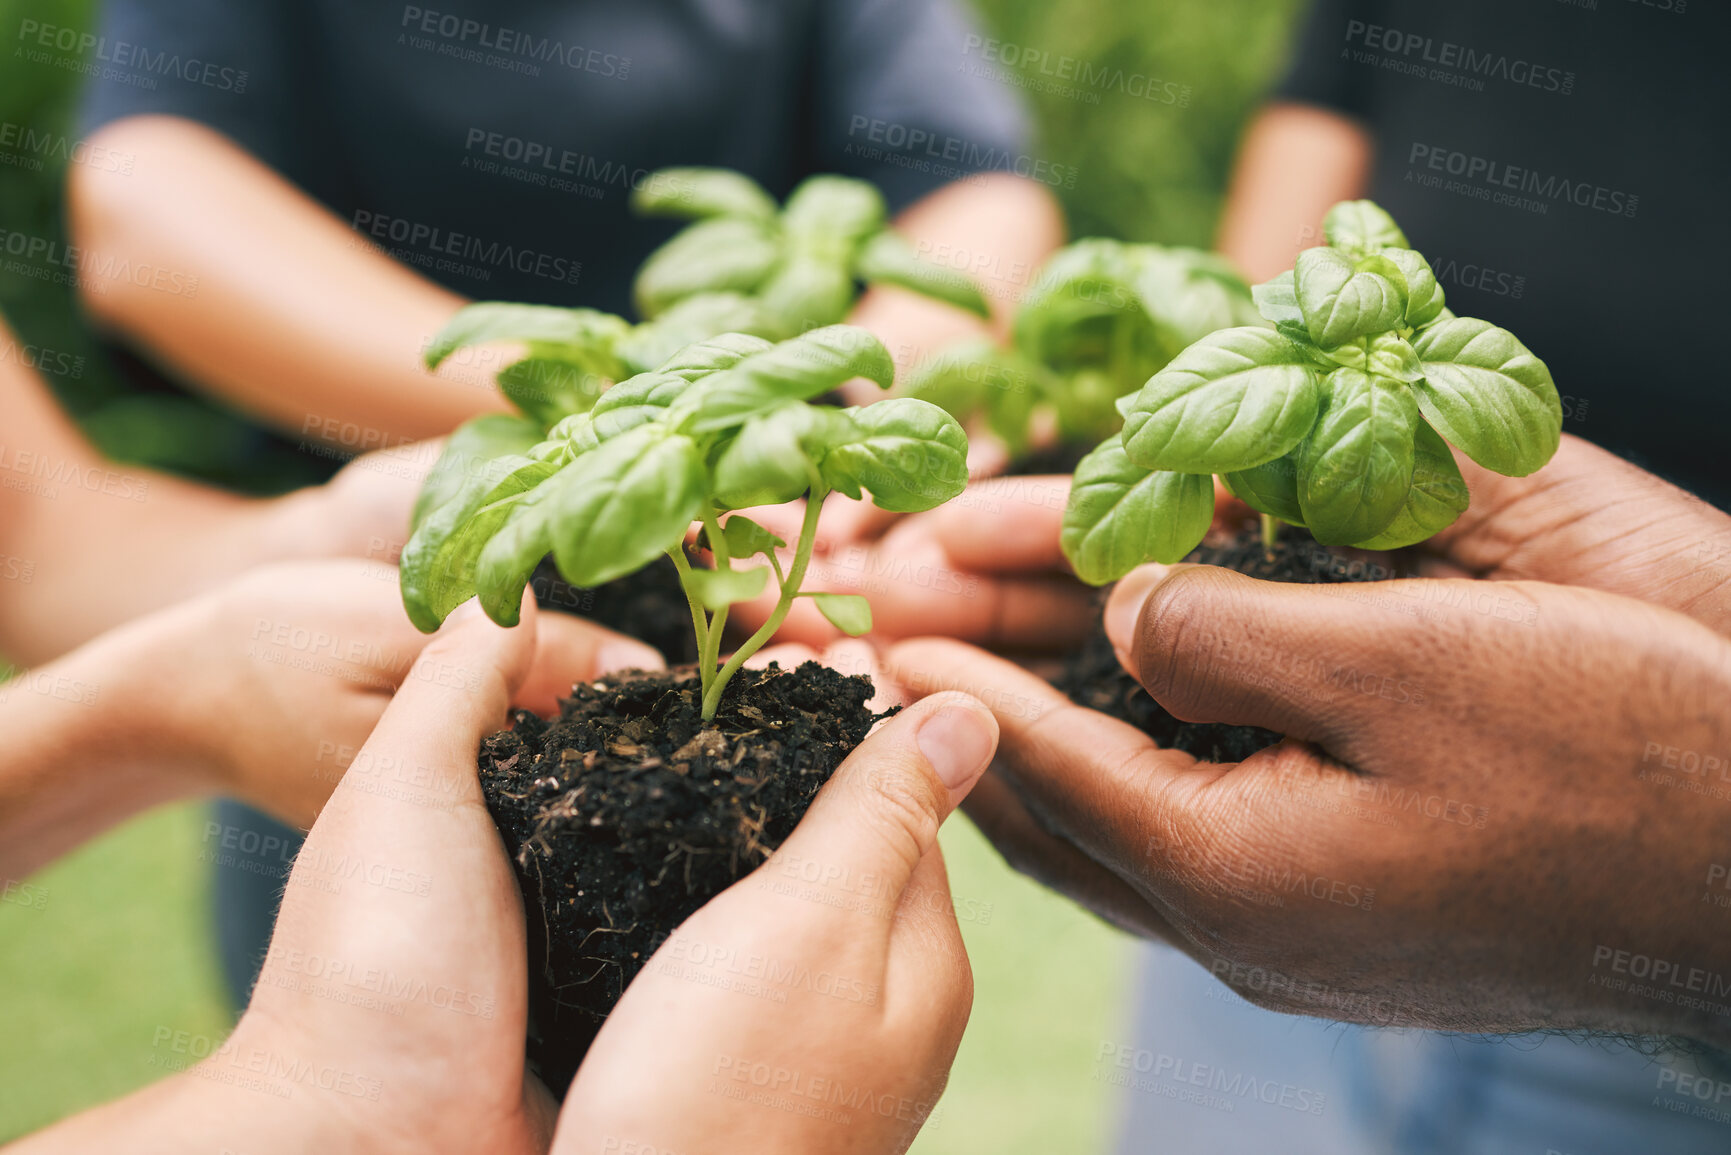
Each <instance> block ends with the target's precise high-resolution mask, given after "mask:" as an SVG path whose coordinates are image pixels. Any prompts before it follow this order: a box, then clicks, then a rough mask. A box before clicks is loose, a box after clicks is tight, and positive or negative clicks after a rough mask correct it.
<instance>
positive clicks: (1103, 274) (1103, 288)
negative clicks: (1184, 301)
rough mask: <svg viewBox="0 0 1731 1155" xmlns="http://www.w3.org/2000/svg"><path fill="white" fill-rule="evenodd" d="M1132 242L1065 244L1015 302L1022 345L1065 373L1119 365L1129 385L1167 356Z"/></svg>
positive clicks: (1017, 343) (1017, 341) (1018, 340)
mask: <svg viewBox="0 0 1731 1155" xmlns="http://www.w3.org/2000/svg"><path fill="white" fill-rule="evenodd" d="M1137 272H1138V269H1137V264H1136V261H1135V259H1134V258H1133V256H1132V255H1131V253H1130V252H1129V246H1126V245H1123V244H1121V243H1119V242H1117V241H1111V240H1105V239H1101V238H1097V237H1095V238H1088V239H1085V240H1080V241H1076V242H1074V243H1073V244H1069V245H1066V246H1064V247H1063V248H1061V249H1059V250H1058V251H1057V252H1056V253H1054V254H1053V255H1052V259H1051V260H1049V261H1047V262H1046V264H1045V267H1044V268H1042V269H1041V270H1040V274H1039V276H1038V277H1036V278H1035V280H1034V284H1033V286H1032V287H1031V288H1030V289H1029V290H1028V293H1027V294H1026V295H1025V296H1024V297H1023V298H1022V303H1021V306H1020V307H1019V308H1018V309H1017V310H1016V323H1015V347H1016V348H1017V349H1019V350H1021V351H1022V352H1023V353H1025V354H1026V355H1027V356H1028V357H1030V358H1032V359H1033V360H1035V361H1037V362H1039V363H1040V364H1042V365H1045V366H1046V367H1047V368H1050V369H1053V370H1056V371H1057V372H1059V373H1070V372H1072V371H1074V370H1076V369H1083V368H1088V369H1106V368H1110V369H1112V370H1113V373H1114V376H1116V377H1118V378H1120V379H1122V380H1124V381H1125V390H1124V391H1126V392H1127V391H1128V390H1129V389H1131V388H1134V387H1135V386H1136V385H1137V384H1139V383H1140V382H1143V381H1146V380H1147V379H1148V376H1149V374H1151V373H1153V372H1154V370H1155V369H1156V368H1158V367H1159V365H1160V364H1161V363H1162V362H1163V361H1164V360H1165V351H1164V350H1163V348H1162V343H1161V340H1160V334H1159V331H1158V329H1157V327H1156V326H1155V324H1154V319H1153V318H1152V317H1151V316H1150V315H1149V314H1148V311H1147V310H1146V309H1145V308H1143V304H1142V300H1141V298H1140V296H1139V295H1138V293H1137V288H1136V283H1135V280H1136V275H1137Z"/></svg>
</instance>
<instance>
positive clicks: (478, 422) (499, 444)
mask: <svg viewBox="0 0 1731 1155" xmlns="http://www.w3.org/2000/svg"><path fill="white" fill-rule="evenodd" d="M540 440H541V427H540V426H539V425H537V424H536V423H535V422H533V421H529V420H526V419H524V418H522V417H517V416H514V415H511V414H506V413H489V414H488V415H487V416H485V417H477V418H475V419H474V420H473V421H466V422H464V423H463V424H461V425H459V426H457V428H456V429H455V430H454V431H453V432H452V433H451V436H450V437H449V438H447V439H446V441H445V448H444V451H443V452H442V453H440V454H439V459H438V460H437V461H435V462H434V463H433V468H432V471H431V472H430V473H428V474H427V480H426V481H424V482H422V483H421V492H420V494H419V495H418V496H417V497H416V498H415V509H414V513H413V514H412V515H411V516H410V518H409V528H410V529H411V530H413V529H415V528H417V527H419V526H420V524H421V522H423V521H425V520H426V517H427V515H428V514H429V513H432V512H433V511H434V510H435V509H438V508H439V507H440V506H441V505H443V504H445V502H447V501H449V500H451V499H452V498H453V497H455V496H456V495H457V491H458V490H460V489H462V488H463V485H464V483H465V482H467V481H468V480H469V479H470V478H473V477H479V476H480V475H481V474H482V473H483V472H485V470H486V468H487V463H488V462H489V461H491V460H493V459H494V458H495V457H504V456H506V455H508V454H519V455H526V454H528V452H529V451H530V450H531V449H532V448H534V446H535V445H536V444H537V443H538V442H540Z"/></svg>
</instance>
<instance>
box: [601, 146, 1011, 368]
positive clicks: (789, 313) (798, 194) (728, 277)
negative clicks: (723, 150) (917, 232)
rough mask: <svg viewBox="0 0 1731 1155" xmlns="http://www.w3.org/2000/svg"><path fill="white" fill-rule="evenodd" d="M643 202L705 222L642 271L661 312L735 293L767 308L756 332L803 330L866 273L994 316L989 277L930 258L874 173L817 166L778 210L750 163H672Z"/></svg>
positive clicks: (838, 307)
mask: <svg viewBox="0 0 1731 1155" xmlns="http://www.w3.org/2000/svg"><path fill="white" fill-rule="evenodd" d="M631 206H632V208H633V209H634V210H636V211H637V212H639V213H641V214H643V215H645V216H666V217H678V218H681V219H686V220H690V221H692V222H693V223H692V224H690V225H688V226H687V227H686V228H684V229H682V230H680V232H679V233H677V234H676V235H675V236H674V237H673V239H672V240H670V241H668V242H667V243H666V244H665V245H663V246H661V248H659V249H657V250H656V251H655V252H654V253H653V254H651V255H650V257H649V259H648V260H647V261H645V262H644V264H643V267H642V268H641V269H640V270H638V273H637V282H636V286H635V289H636V299H637V308H638V310H639V312H641V313H642V314H643V316H644V317H645V318H646V319H647V320H649V321H651V322H660V321H664V320H665V319H666V318H668V317H670V316H672V315H673V314H674V311H675V310H676V309H678V308H680V307H682V306H683V307H684V308H686V309H688V310H689V309H693V308H696V307H697V306H694V305H693V304H692V302H693V301H694V300H695V301H704V300H707V299H708V298H710V297H712V296H714V295H715V294H727V295H729V296H728V298H727V299H728V300H729V301H730V304H729V306H728V307H730V308H741V309H743V308H745V307H746V306H755V308H756V309H757V310H758V314H757V315H756V316H755V317H754V318H753V321H754V326H753V328H752V330H751V331H757V332H760V335H763V336H768V337H791V336H793V335H794V334H796V333H801V332H804V331H805V330H806V329H810V328H812V327H814V326H819V325H831V324H834V323H835V322H837V321H840V320H841V319H842V318H843V317H845V316H847V313H848V310H849V309H851V308H852V307H853V303H854V301H855V300H856V299H857V298H858V296H859V289H858V286H859V284H860V283H861V282H864V283H865V284H868V285H897V286H900V287H901V288H905V289H912V290H913V291H914V292H917V293H921V294H923V295H925V296H928V297H932V298H935V299H937V300H940V301H946V302H948V303H949V304H952V305H955V306H957V307H958V308H961V309H966V310H967V311H969V312H971V313H974V314H976V315H978V316H981V317H986V316H989V315H990V310H989V309H988V308H987V306H986V301H985V298H984V297H983V296H982V295H981V293H980V289H979V286H978V285H976V284H974V282H973V281H972V280H970V279H969V278H968V277H966V276H963V275H962V274H960V273H958V272H956V271H954V270H951V269H945V268H942V267H940V266H937V265H933V264H931V263H929V262H927V261H923V260H921V259H920V258H919V255H918V254H917V253H916V252H915V251H914V249H913V246H912V245H910V244H909V243H908V242H907V240H905V239H904V238H903V237H901V236H899V235H898V234H896V233H895V232H894V231H892V230H891V229H890V228H889V227H888V221H887V212H886V209H885V207H884V199H883V195H882V194H881V193H879V192H878V190H877V189H876V188H875V187H874V186H872V185H871V184H869V183H867V182H865V181H861V180H853V179H850V178H848V177H840V176H814V177H810V178H808V179H806V180H805V181H804V182H802V183H801V184H800V185H799V187H798V188H796V189H794V190H793V193H792V194H791V195H790V196H789V197H788V198H787V203H786V204H785V205H783V206H781V207H780V208H779V209H778V208H777V206H776V203H775V201H774V199H773V198H771V197H770V195H769V194H768V193H767V192H765V191H764V190H763V188H762V187H761V186H759V185H758V184H757V183H756V182H755V181H753V180H752V179H751V178H749V177H747V176H744V175H742V174H740V173H736V172H730V171H727V170H725V169H713V168H672V169H663V170H661V171H660V172H657V173H655V174H653V175H652V176H651V177H650V179H648V180H646V181H644V182H643V183H642V184H641V185H640V186H639V187H638V188H637V189H635V190H634V191H633V193H632V198H631ZM742 302H743V304H742ZM714 307H720V306H714Z"/></svg>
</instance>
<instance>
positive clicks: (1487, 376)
mask: <svg viewBox="0 0 1731 1155" xmlns="http://www.w3.org/2000/svg"><path fill="white" fill-rule="evenodd" d="M1413 348H1414V349H1415V350H1417V352H1418V357H1419V363H1420V365H1421V366H1422V367H1423V369H1424V380H1423V381H1421V382H1419V383H1418V384H1417V385H1416V386H1415V389H1416V391H1417V394H1418V405H1419V408H1420V409H1422V410H1423V411H1424V416H1425V420H1426V421H1428V422H1430V424H1431V426H1432V427H1433V428H1434V429H1435V430H1436V431H1437V432H1438V433H1440V434H1442V435H1443V437H1444V438H1445V439H1446V440H1447V441H1448V443H1449V444H1450V445H1453V446H1456V447H1457V448H1459V449H1460V451H1461V452H1462V453H1465V454H1466V455H1467V456H1468V457H1470V458H1472V459H1473V460H1474V461H1476V462H1478V463H1479V464H1480V465H1482V466H1484V467H1485V468H1486V469H1494V470H1496V471H1497V472H1498V473H1501V474H1504V475H1506V476H1508V477H1525V476H1526V475H1527V474H1529V473H1532V472H1533V471H1534V470H1536V469H1538V468H1539V467H1540V466H1542V465H1544V464H1545V462H1547V461H1549V460H1550V459H1551V455H1552V454H1554V453H1556V451H1557V445H1558V442H1559V441H1560V440H1561V437H1562V429H1563V403H1562V399H1561V398H1560V397H1558V396H1557V387H1556V385H1555V383H1553V382H1552V380H1551V371H1550V370H1549V369H1547V368H1546V367H1545V363H1544V362H1543V361H1541V360H1539V359H1538V358H1537V357H1535V356H1533V355H1532V353H1531V352H1530V351H1528V349H1527V347H1526V346H1525V345H1523V344H1521V343H1520V342H1519V341H1518V340H1516V339H1515V336H1514V334H1513V333H1510V332H1509V331H1508V330H1507V329H1499V328H1497V327H1496V326H1495V325H1492V324H1491V323H1490V322H1488V321H1480V320H1476V319H1474V318H1472V317H1456V318H1453V319H1452V320H1445V321H1438V322H1437V323H1435V324H1433V325H1431V326H1429V327H1428V328H1426V329H1425V330H1424V331H1422V332H1420V333H1418V334H1416V335H1415V336H1414V338H1413Z"/></svg>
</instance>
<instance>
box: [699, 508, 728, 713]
mask: <svg viewBox="0 0 1731 1155" xmlns="http://www.w3.org/2000/svg"><path fill="white" fill-rule="evenodd" d="M703 536H704V537H706V538H708V539H709V552H710V553H711V554H713V555H714V557H715V568H716V569H718V570H730V569H732V568H733V558H732V557H730V556H729V555H728V552H727V539H726V538H725V537H723V536H722V533H721V523H720V521H719V520H718V519H717V518H716V516H715V511H714V510H713V509H706V510H704V511H703ZM728 608H729V607H727V606H722V607H721V608H720V609H718V610H716V611H715V612H714V613H713V614H711V615H710V617H709V632H708V633H707V634H706V635H704V636H703V637H702V638H699V639H698V643H699V644H698V649H699V651H700V652H699V654H698V658H697V660H698V661H699V662H701V663H702V664H703V668H704V670H705V671H707V672H709V673H710V674H712V675H713V673H714V671H715V665H716V663H717V662H719V661H720V660H721V635H722V631H724V630H725V629H726V628H727V611H728ZM703 689H704V696H705V697H706V698H707V696H708V692H709V687H708V686H707V685H706V686H704V688H703Z"/></svg>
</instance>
